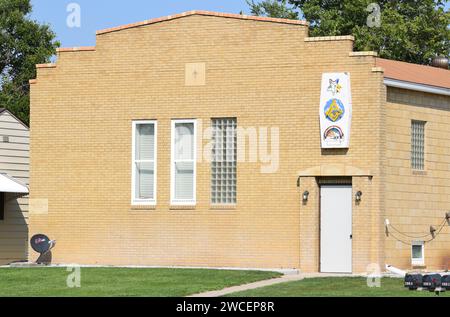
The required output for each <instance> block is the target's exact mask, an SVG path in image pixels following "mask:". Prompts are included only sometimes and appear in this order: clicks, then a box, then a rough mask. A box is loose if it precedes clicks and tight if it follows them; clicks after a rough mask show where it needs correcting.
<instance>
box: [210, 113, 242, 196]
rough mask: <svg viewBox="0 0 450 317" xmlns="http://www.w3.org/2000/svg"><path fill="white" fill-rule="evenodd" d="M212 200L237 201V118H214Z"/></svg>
mask: <svg viewBox="0 0 450 317" xmlns="http://www.w3.org/2000/svg"><path fill="white" fill-rule="evenodd" d="M211 121H212V122H211V123H212V141H213V149H212V162H211V202H212V203H213V204H235V203H236V201H237V197H236V195H237V194H236V193H237V179H236V178H237V120H236V118H220V119H212V120H211Z"/></svg>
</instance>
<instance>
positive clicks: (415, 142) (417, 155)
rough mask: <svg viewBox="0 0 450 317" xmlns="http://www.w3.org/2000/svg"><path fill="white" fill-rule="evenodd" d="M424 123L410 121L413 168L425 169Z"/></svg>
mask: <svg viewBox="0 0 450 317" xmlns="http://www.w3.org/2000/svg"><path fill="white" fill-rule="evenodd" d="M425 123H426V122H424V121H416V120H413V121H411V167H412V168H413V169H415V170H424V169H425Z"/></svg>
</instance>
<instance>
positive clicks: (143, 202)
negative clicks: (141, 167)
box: [131, 120, 158, 206]
mask: <svg viewBox="0 0 450 317" xmlns="http://www.w3.org/2000/svg"><path fill="white" fill-rule="evenodd" d="M141 124H153V126H154V129H155V136H154V138H155V149H154V151H155V153H154V158H153V163H154V172H153V199H136V186H135V184H136V128H137V126H138V125H141ZM132 138H133V139H132V149H131V151H132V154H131V205H132V206H155V205H156V188H157V179H158V178H157V169H158V168H157V162H158V122H157V121H156V120H136V121H133V123H132ZM141 162H145V160H141ZM149 162H150V161H149Z"/></svg>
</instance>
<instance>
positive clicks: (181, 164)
mask: <svg viewBox="0 0 450 317" xmlns="http://www.w3.org/2000/svg"><path fill="white" fill-rule="evenodd" d="M196 130H197V123H196V121H195V120H173V121H172V155H171V156H172V159H171V204H173V205H195V203H196V173H197V167H196V161H197V153H196V152H197V144H196V137H197V131H196Z"/></svg>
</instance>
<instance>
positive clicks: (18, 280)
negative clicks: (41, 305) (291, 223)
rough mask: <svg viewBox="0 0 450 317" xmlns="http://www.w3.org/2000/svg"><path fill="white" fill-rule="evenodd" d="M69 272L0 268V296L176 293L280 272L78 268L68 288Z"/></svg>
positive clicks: (62, 269) (162, 294)
mask: <svg viewBox="0 0 450 317" xmlns="http://www.w3.org/2000/svg"><path fill="white" fill-rule="evenodd" d="M70 274H72V272H68V271H67V270H66V269H65V268H0V297H13V296H14V297H15V296H19V297H80V296H85V297H91V296H96V297H113V296H114V297H116V296H133V297H137V296H144V297H170V296H175V297H179V296H187V295H192V294H196V293H201V292H205V291H211V290H219V289H223V288H225V287H229V286H236V285H241V284H246V283H252V282H256V281H259V280H265V279H270V278H275V277H279V276H280V275H281V274H279V273H275V272H260V271H231V270H230V271H229V270H223V271H222V270H202V269H127V268H81V287H80V288H68V287H67V282H66V281H67V279H68V277H69V275H70Z"/></svg>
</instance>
